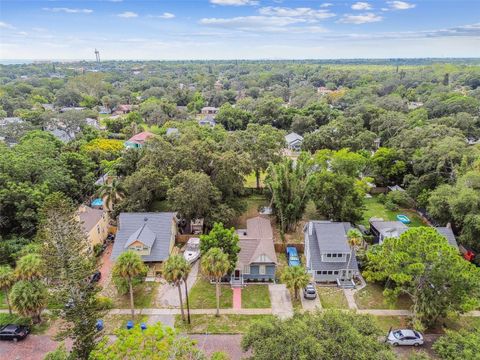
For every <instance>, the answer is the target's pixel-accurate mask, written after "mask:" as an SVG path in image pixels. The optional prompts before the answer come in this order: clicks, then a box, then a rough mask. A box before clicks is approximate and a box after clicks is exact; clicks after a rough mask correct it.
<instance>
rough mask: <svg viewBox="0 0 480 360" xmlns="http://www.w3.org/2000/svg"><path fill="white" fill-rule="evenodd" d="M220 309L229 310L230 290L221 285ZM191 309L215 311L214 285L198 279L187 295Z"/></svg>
mask: <svg viewBox="0 0 480 360" xmlns="http://www.w3.org/2000/svg"><path fill="white" fill-rule="evenodd" d="M221 289H222V291H221V294H220V308H223V309H225V308H231V307H232V306H233V305H232V289H231V288H230V286H229V285H221ZM188 299H189V302H190V308H191V309H215V308H216V307H217V302H216V298H215V285H214V284H210V282H209V281H208V280H206V279H204V278H202V277H200V278H199V279H198V280H197V282H196V283H195V285H193V287H192V289H191V290H190V292H189V293H188Z"/></svg>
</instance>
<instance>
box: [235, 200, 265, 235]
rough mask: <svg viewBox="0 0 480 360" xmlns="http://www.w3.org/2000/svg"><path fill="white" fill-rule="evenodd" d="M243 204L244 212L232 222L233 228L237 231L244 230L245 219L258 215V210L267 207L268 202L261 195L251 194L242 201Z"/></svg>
mask: <svg viewBox="0 0 480 360" xmlns="http://www.w3.org/2000/svg"><path fill="white" fill-rule="evenodd" d="M242 201H244V202H245V205H246V206H245V211H244V212H243V213H242V214H241V215H240V216H239V217H237V218H236V219H235V220H234V221H233V224H232V225H233V226H234V227H235V228H237V229H242V228H243V229H244V228H245V227H246V226H247V219H250V218H252V217H255V216H257V215H259V213H258V209H259V208H260V207H262V206H268V200H267V199H266V198H265V196H263V195H261V194H253V195H250V196H247V197H245V198H243V199H242Z"/></svg>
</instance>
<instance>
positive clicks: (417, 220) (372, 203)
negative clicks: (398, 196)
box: [360, 196, 426, 227]
mask: <svg viewBox="0 0 480 360" xmlns="http://www.w3.org/2000/svg"><path fill="white" fill-rule="evenodd" d="M364 204H365V211H364V212H363V219H362V221H361V222H360V223H361V224H362V225H365V226H367V227H368V226H369V223H368V220H369V219H370V218H372V217H377V218H383V219H385V220H397V215H399V214H404V215H407V216H408V218H409V219H410V220H411V223H410V224H408V226H426V224H425V223H424V222H423V220H422V218H421V217H420V216H418V215H417V213H416V212H415V211H413V210H407V209H399V210H397V211H390V210H388V209H387V208H386V207H385V205H383V204H382V203H380V202H379V201H378V197H375V196H374V197H372V198H366V199H365V202H364Z"/></svg>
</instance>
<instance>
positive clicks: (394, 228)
mask: <svg viewBox="0 0 480 360" xmlns="http://www.w3.org/2000/svg"><path fill="white" fill-rule="evenodd" d="M369 222H370V231H371V233H372V235H373V236H374V242H375V243H378V244H381V243H382V242H383V240H384V239H386V238H389V237H399V236H400V235H401V234H403V233H404V232H405V231H407V230H408V226H407V225H405V224H404V223H402V222H401V221H385V220H383V219H376V218H372V219H370V221H369Z"/></svg>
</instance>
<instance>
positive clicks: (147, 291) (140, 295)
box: [114, 282, 158, 309]
mask: <svg viewBox="0 0 480 360" xmlns="http://www.w3.org/2000/svg"><path fill="white" fill-rule="evenodd" d="M157 291H158V283H156V282H143V283H141V284H140V285H137V286H136V287H135V288H134V290H133V301H134V302H135V308H136V309H148V308H153V307H154V305H155V296H156V294H157ZM114 307H115V308H118V309H129V308H130V295H129V293H127V294H125V295H118V297H117V298H116V299H114Z"/></svg>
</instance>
